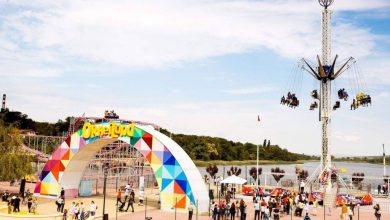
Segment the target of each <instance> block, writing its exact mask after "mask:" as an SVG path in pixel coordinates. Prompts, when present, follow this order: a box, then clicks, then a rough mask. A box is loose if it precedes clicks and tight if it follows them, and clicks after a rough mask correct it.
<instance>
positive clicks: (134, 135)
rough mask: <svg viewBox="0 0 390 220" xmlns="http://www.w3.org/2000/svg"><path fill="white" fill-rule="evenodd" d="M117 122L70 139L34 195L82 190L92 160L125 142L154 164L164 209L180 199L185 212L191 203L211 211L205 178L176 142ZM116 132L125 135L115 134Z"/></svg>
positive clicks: (49, 164)
mask: <svg viewBox="0 0 390 220" xmlns="http://www.w3.org/2000/svg"><path fill="white" fill-rule="evenodd" d="M115 123H116V124H113V122H111V123H108V122H103V123H99V124H95V125H89V127H87V128H86V125H84V127H83V129H80V130H78V131H77V132H75V133H74V134H72V135H71V136H69V137H68V138H66V140H65V141H64V142H63V143H62V144H60V145H59V146H58V148H57V149H56V150H55V152H54V153H53V154H52V156H51V157H50V159H49V161H48V162H47V163H46V164H45V166H44V168H43V170H42V172H41V174H40V175H39V181H38V182H37V184H36V186H35V190H34V193H35V194H37V195H40V196H48V197H57V196H58V194H59V191H60V190H61V188H64V189H65V190H73V191H74V190H78V188H79V184H80V180H81V178H82V175H83V172H84V169H85V168H86V167H87V166H88V164H89V161H90V159H91V158H92V157H93V156H94V155H95V154H96V153H97V152H98V151H99V150H100V149H101V148H102V147H104V146H106V145H107V144H108V143H111V142H115V141H117V140H121V141H124V142H127V143H128V144H130V145H132V146H133V147H135V148H136V149H137V150H138V151H139V152H141V154H142V155H143V156H144V157H145V158H146V159H147V161H148V162H149V163H150V165H151V167H152V170H153V172H154V174H155V176H156V180H157V183H158V185H159V188H160V199H161V205H162V209H166V210H172V207H175V201H176V200H177V202H178V204H176V207H177V208H178V209H182V210H183V211H185V210H186V208H187V207H188V205H189V204H190V203H192V204H194V205H195V204H199V205H198V209H199V211H201V212H202V211H207V209H208V203H209V198H208V193H207V189H206V186H205V184H204V182H203V179H202V176H201V175H200V173H199V171H198V169H197V167H196V166H195V164H194V163H193V161H192V160H191V159H190V157H189V156H188V155H187V154H186V153H185V152H184V150H183V149H182V148H181V147H180V146H179V145H178V144H177V143H176V142H174V141H173V140H172V139H170V138H169V137H167V136H165V135H164V134H162V133H160V132H159V131H157V130H154V129H153V128H152V127H149V126H141V125H134V124H126V123H120V122H115ZM131 126H133V127H131ZM112 127H114V129H112ZM115 128H118V129H117V130H115ZM99 129H100V130H99ZM126 129H127V130H126ZM115 131H119V132H121V133H118V134H116V135H115V133H114V132H115ZM99 132H100V133H99ZM126 132H127V133H126ZM87 134H88V135H89V136H88V135H87ZM97 134H98V135H97ZM122 134H125V135H127V136H123V135H122ZM129 134H130V135H129ZM179 211H180V210H179Z"/></svg>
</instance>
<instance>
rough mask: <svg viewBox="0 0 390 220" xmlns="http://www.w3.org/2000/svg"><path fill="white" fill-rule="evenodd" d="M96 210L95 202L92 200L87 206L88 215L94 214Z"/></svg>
mask: <svg viewBox="0 0 390 220" xmlns="http://www.w3.org/2000/svg"><path fill="white" fill-rule="evenodd" d="M96 210H97V205H96V204H95V202H94V201H92V202H91V205H90V206H89V213H90V216H95V214H96Z"/></svg>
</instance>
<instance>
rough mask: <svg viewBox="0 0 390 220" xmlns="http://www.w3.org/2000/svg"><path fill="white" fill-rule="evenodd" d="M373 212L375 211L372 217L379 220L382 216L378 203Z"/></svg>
mask: <svg viewBox="0 0 390 220" xmlns="http://www.w3.org/2000/svg"><path fill="white" fill-rule="evenodd" d="M374 210H375V212H374V215H375V218H376V220H381V216H382V213H381V207H380V206H379V204H378V203H377V204H376V205H375V206H374Z"/></svg>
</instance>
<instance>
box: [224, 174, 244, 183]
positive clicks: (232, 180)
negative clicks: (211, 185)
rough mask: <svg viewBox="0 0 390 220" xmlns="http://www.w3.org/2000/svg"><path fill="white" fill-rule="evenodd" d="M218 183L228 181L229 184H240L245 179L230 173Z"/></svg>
mask: <svg viewBox="0 0 390 220" xmlns="http://www.w3.org/2000/svg"><path fill="white" fill-rule="evenodd" d="M220 183H230V184H239V185H242V184H244V183H246V179H243V178H241V177H239V176H236V175H231V176H229V177H228V178H226V179H224V180H222V181H221V182H220Z"/></svg>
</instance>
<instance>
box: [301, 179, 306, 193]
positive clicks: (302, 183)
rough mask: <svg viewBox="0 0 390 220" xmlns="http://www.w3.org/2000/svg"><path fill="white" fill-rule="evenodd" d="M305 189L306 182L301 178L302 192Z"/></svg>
mask: <svg viewBox="0 0 390 220" xmlns="http://www.w3.org/2000/svg"><path fill="white" fill-rule="evenodd" d="M304 191H305V182H304V181H303V180H301V184H300V193H303V192H304Z"/></svg>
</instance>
